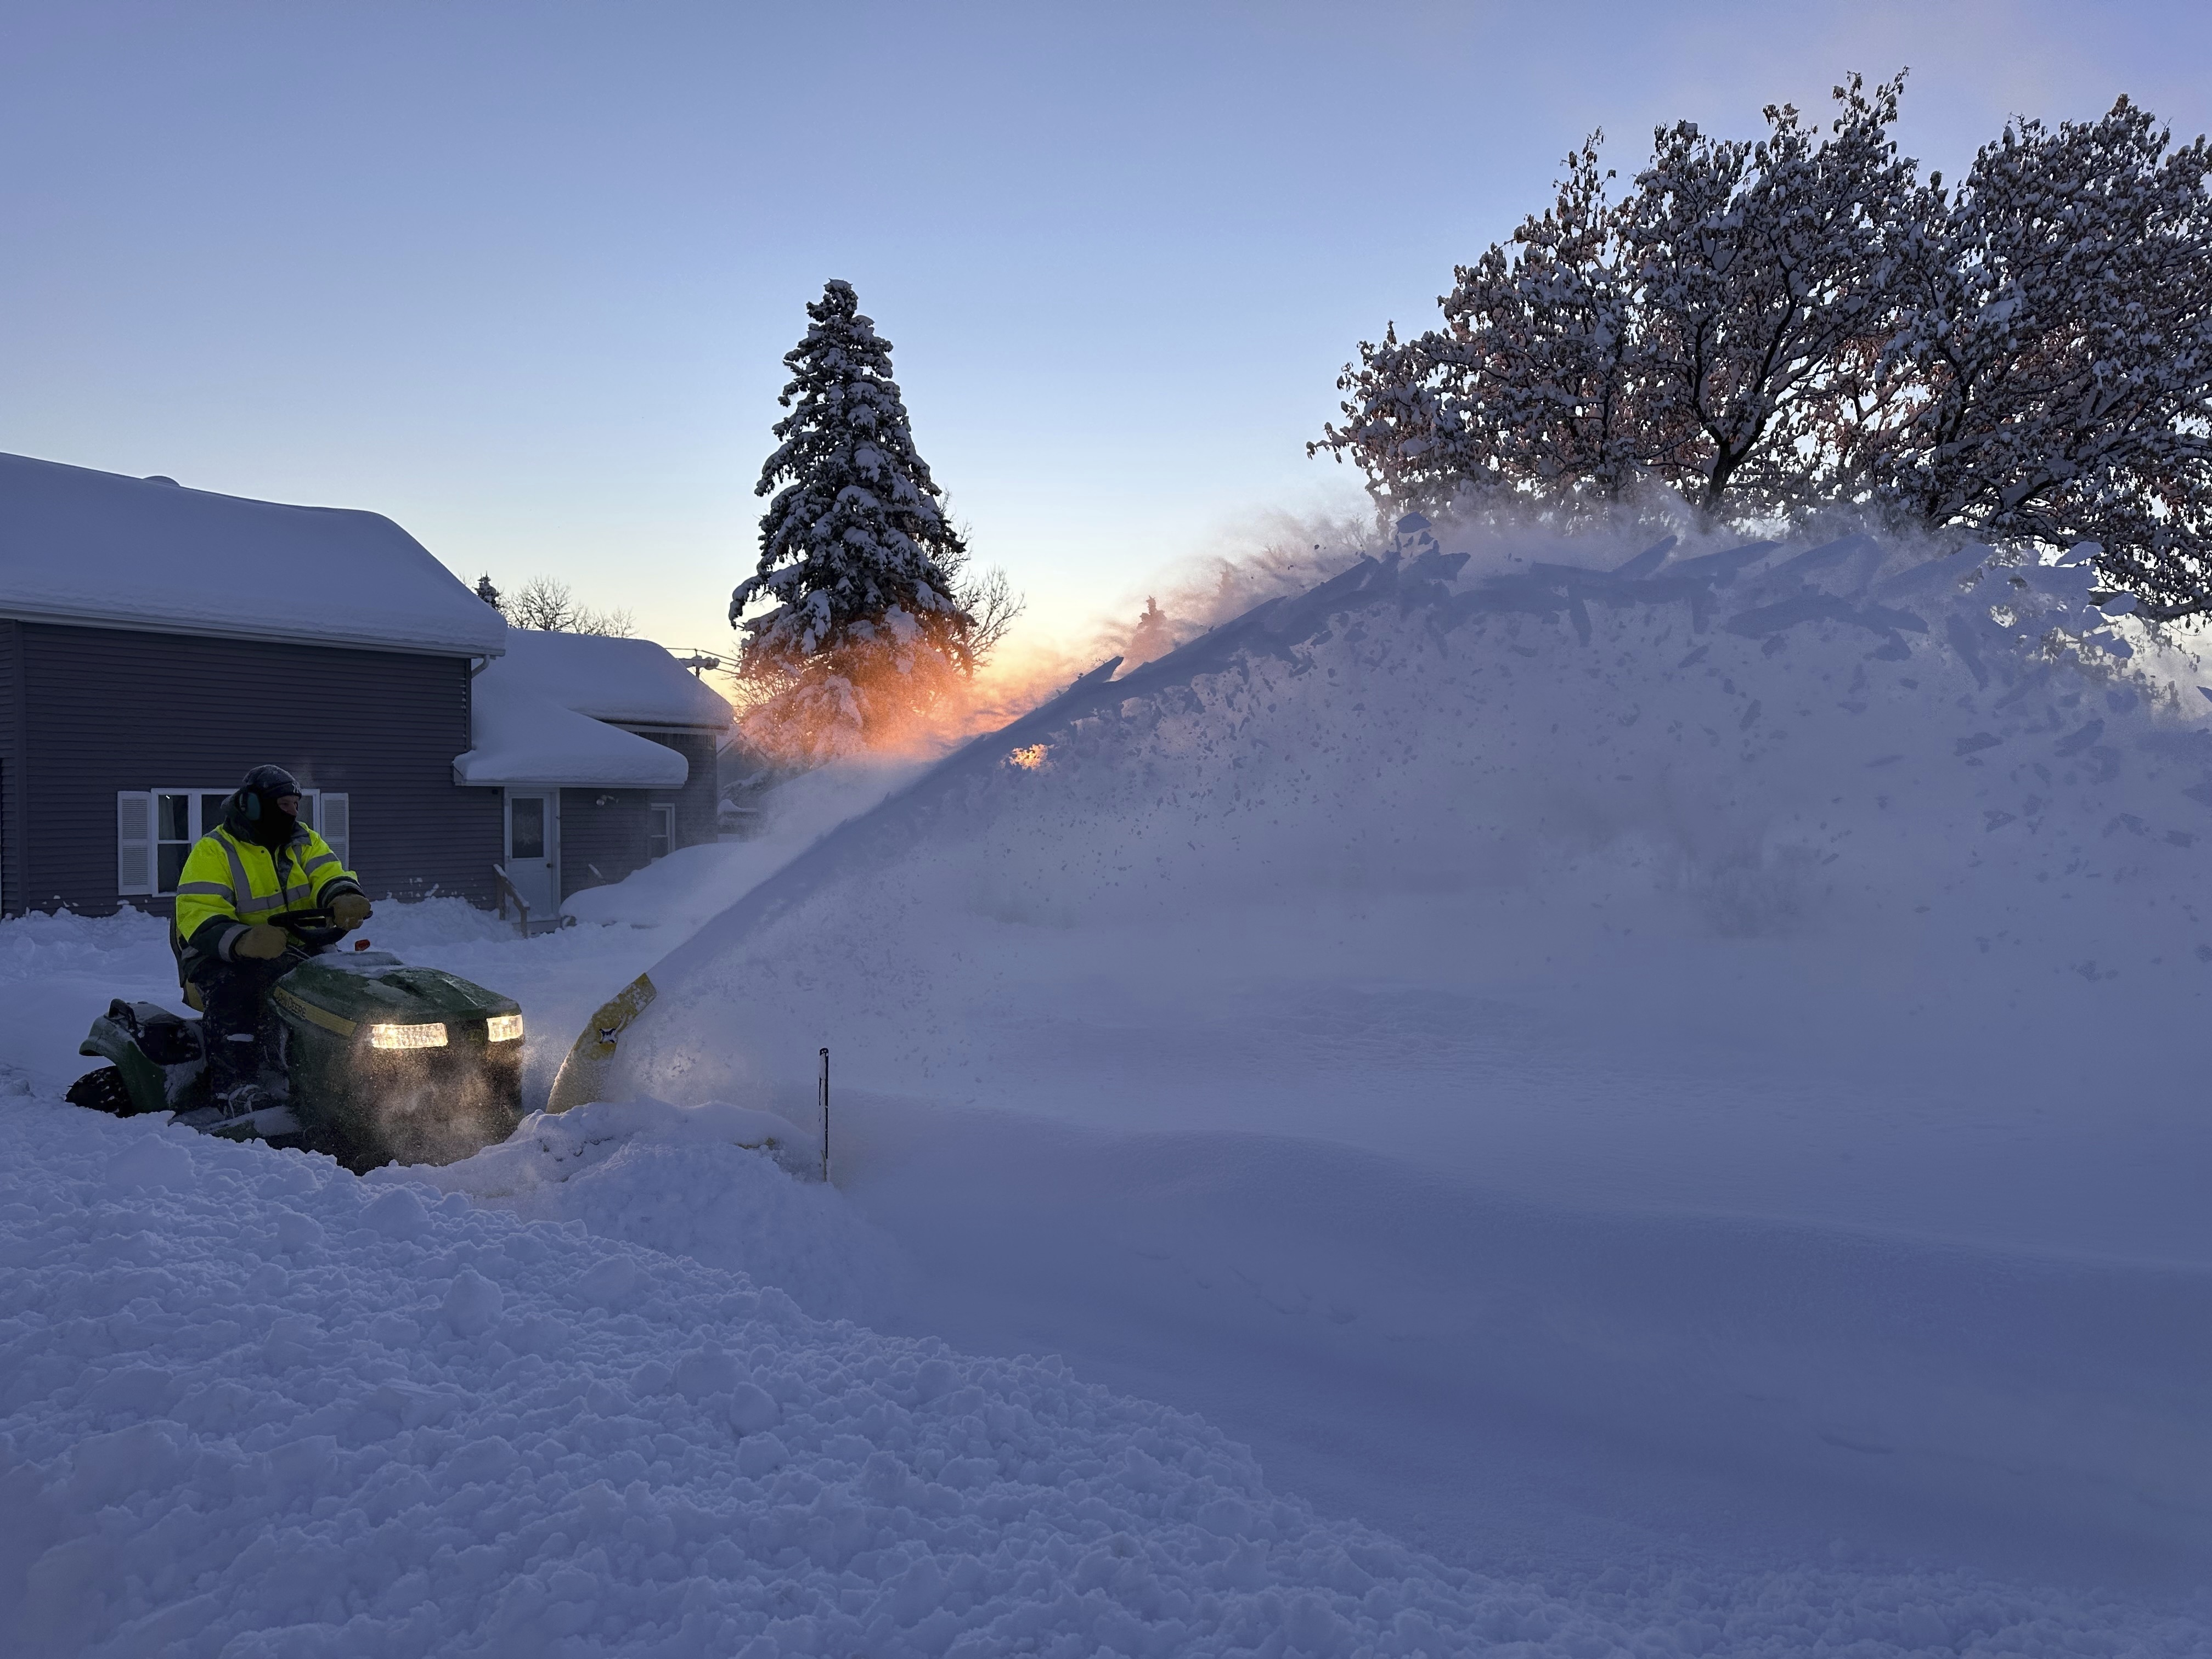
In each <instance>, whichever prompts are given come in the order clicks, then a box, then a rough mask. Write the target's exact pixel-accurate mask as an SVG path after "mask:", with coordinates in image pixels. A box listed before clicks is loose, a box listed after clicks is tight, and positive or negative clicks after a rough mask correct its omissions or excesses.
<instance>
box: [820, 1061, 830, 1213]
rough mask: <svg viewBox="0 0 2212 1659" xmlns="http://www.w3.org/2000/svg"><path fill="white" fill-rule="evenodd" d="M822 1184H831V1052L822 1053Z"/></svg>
mask: <svg viewBox="0 0 2212 1659" xmlns="http://www.w3.org/2000/svg"><path fill="white" fill-rule="evenodd" d="M822 1184H823V1186H825V1187H826V1186H828V1185H829V1050H828V1049H827V1048H824V1049H823V1051H822Z"/></svg>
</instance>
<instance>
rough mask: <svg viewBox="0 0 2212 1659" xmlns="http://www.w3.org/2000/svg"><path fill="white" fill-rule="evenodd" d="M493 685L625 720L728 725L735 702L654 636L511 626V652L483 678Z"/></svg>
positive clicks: (626, 722)
mask: <svg viewBox="0 0 2212 1659" xmlns="http://www.w3.org/2000/svg"><path fill="white" fill-rule="evenodd" d="M487 683H489V684H496V685H498V686H500V687H501V688H503V689H512V690H517V691H527V692H529V693H531V694H532V695H534V696H540V697H544V698H545V699H546V700H547V701H548V702H556V703H558V704H559V705H560V706H561V707H562V708H570V709H574V711H575V712H576V713H577V714H589V715H590V716H591V717H592V719H593V720H612V721H614V722H616V723H617V725H622V726H700V727H704V728H707V729H709V730H712V731H714V732H725V731H727V730H728V729H729V725H730V705H729V704H728V703H727V702H724V701H723V700H722V698H721V697H720V696H718V695H717V694H716V693H715V691H714V688H713V687H711V686H709V685H708V684H706V683H705V682H703V681H702V680H700V679H697V678H694V677H693V676H692V675H691V674H690V672H688V671H686V670H685V669H684V666H683V665H681V664H680V663H678V661H677V660H676V659H675V658H674V657H672V656H671V655H669V653H668V652H667V650H666V649H665V647H661V646H658V645H655V644H654V643H653V641H651V640H617V639H608V638H605V637H603V636H601V635H594V634H545V633H539V632H538V631H536V630H535V629H527V628H516V629H509V630H508V631H507V654H506V655H505V656H504V657H501V659H499V660H498V661H497V662H495V663H493V664H492V665H489V667H487V668H486V669H485V670H484V671H483V673H482V674H480V675H478V676H477V686H478V688H479V689H480V690H481V688H482V687H483V686H484V685H485V684H487Z"/></svg>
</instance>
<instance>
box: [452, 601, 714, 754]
mask: <svg viewBox="0 0 2212 1659" xmlns="http://www.w3.org/2000/svg"><path fill="white" fill-rule="evenodd" d="M525 637H527V635H525ZM654 649H656V650H658V649H659V647H657V646H656V647H654ZM498 666H499V665H498V664H496V663H495V664H493V665H491V667H489V668H487V669H485V670H484V671H483V672H482V673H481V674H478V675H477V678H476V687H475V693H474V696H472V698H471V705H472V726H473V731H472V733H471V735H472V736H473V737H474V738H475V741H476V746H475V747H474V748H473V749H471V750H469V752H468V753H467V754H465V755H463V756H461V757H459V758H458V759H457V760H455V761H454V762H453V779H454V781H455V782H457V783H465V784H471V785H480V786H497V787H510V788H511V787H517V786H531V785H538V786H545V787H552V786H556V785H560V784H572V785H579V786H588V785H593V784H597V785H601V786H604V787H609V788H624V789H678V788H681V787H683V785H684V780H685V779H686V778H688V777H690V775H691V767H690V763H689V762H688V761H686V760H685V759H684V757H683V756H682V755H680V754H678V753H677V751H676V750H673V749H671V748H669V747H668V746H667V745H666V744H658V743H655V742H653V739H652V738H641V737H639V736H637V735H636V734H635V733H634V732H625V731H623V729H622V728H621V727H620V726H609V725H608V724H607V723H606V722H605V721H604V720H593V719H592V717H591V716H590V715H588V714H578V713H576V711H575V710H574V709H573V708H562V706H561V705H560V704H559V703H558V702H555V701H554V700H553V699H552V698H550V697H547V696H539V695H538V692H536V691H535V690H532V689H531V688H530V687H529V686H528V685H526V684H517V683H515V682H514V681H512V680H502V679H501V678H498V677H497V675H496V674H495V670H496V669H497V668H498ZM678 672H681V670H678Z"/></svg>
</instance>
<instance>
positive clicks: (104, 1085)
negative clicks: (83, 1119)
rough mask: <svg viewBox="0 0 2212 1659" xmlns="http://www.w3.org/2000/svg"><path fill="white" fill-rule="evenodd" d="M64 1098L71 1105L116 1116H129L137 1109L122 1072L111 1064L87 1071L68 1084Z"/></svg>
mask: <svg viewBox="0 0 2212 1659" xmlns="http://www.w3.org/2000/svg"><path fill="white" fill-rule="evenodd" d="M65 1098H66V1099H67V1100H68V1101H69V1103H70V1105H72V1106H82V1107H85V1108H88V1109H90V1110H92V1111H95V1112H107V1113H111V1114H112V1115H114V1116H117V1117H129V1116H131V1115H133V1114H134V1113H136V1112H137V1109H138V1107H137V1103H136V1102H134V1101H133V1100H132V1099H131V1089H130V1085H127V1084H125V1082H124V1081H123V1073H121V1072H120V1071H119V1070H118V1069H117V1068H116V1067H114V1066H101V1067H100V1069H99V1070H98V1071H96V1072H87V1073H85V1074H84V1075H83V1076H82V1077H81V1078H79V1079H77V1080H76V1082H74V1083H72V1084H70V1086H69V1093H68V1095H67V1096H66V1097H65Z"/></svg>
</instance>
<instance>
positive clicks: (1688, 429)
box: [1621, 76, 1913, 517]
mask: <svg viewBox="0 0 2212 1659" xmlns="http://www.w3.org/2000/svg"><path fill="white" fill-rule="evenodd" d="M1903 80H1904V77H1903V76H1899V77H1898V78H1897V79H1896V80H1893V81H1891V82H1887V83H1886V84H1884V85H1882V86H1880V87H1877V88H1875V90H1874V92H1873V93H1872V94H1869V93H1868V92H1867V90H1866V88H1865V85H1864V83H1863V82H1862V81H1861V79H1860V78H1859V77H1858V76H1852V77H1851V78H1850V81H1849V82H1846V83H1845V84H1844V85H1843V86H1840V87H1838V88H1836V89H1835V99H1836V102H1837V104H1838V114H1837V118H1836V119H1835V121H1834V123H1833V125H1832V126H1831V128H1830V130H1829V136H1828V137H1827V138H1826V141H1822V140H1821V138H1820V135H1819V134H1818V132H1817V131H1815V130H1814V129H1813V128H1811V127H1808V126H1807V125H1805V123H1804V122H1803V121H1802V119H1801V118H1799V116H1798V113H1797V112H1796V110H1795V109H1793V108H1791V107H1790V106H1788V105H1782V106H1773V105H1770V106H1768V107H1767V109H1766V111H1765V116H1766V123H1767V133H1766V137H1765V138H1763V139H1761V140H1759V142H1758V143H1743V142H1739V141H1729V140H1722V139H1716V138H1711V137H1706V136H1705V134H1703V133H1701V132H1699V130H1698V129H1697V127H1696V126H1694V125H1691V124H1690V123H1687V122H1684V123H1680V124H1679V125H1675V126H1674V127H1673V128H1670V129H1662V131H1660V132H1659V133H1658V134H1657V136H1656V143H1655V144H1654V153H1653V155H1652V161H1651V166H1650V167H1649V168H1648V169H1646V170H1645V171H1644V173H1641V174H1639V175H1638V178H1637V179H1636V187H1635V189H1634V191H1632V192H1631V193H1630V195H1629V196H1628V197H1627V198H1626V201H1625V202H1624V203H1623V204H1622V209H1621V216H1622V221H1623V222H1622V228H1621V238H1622V240H1623V241H1624V243H1625V244H1626V248H1627V251H1628V257H1629V260H1630V262H1631V264H1632V270H1633V281H1634V283H1635V287H1636V292H1637V311H1638V321H1639V325H1640V326H1639V328H1638V333H1639V335H1640V337H1641V345H1642V349H1641V350H1640V351H1639V352H1638V355H1637V375H1636V379H1637V382H1638V385H1637V394H1636V401H1637V404H1638V419H1637V422H1636V424H1637V427H1638V429H1639V430H1640V431H1641V433H1642V434H1643V441H1642V445H1641V447H1642V448H1643V450H1644V452H1645V453H1648V454H1650V456H1651V457H1652V459H1651V461H1650V468H1651V470H1652V471H1654V472H1655V473H1656V475H1657V476H1659V477H1662V478H1664V479H1665V480H1666V481H1667V482H1668V483H1671V484H1673V485H1674V486H1675V487H1676V488H1677V489H1680V491H1681V492H1682V494H1683V495H1685V496H1686V498H1687V499H1688V500H1689V501H1690V502H1691V504H1692V506H1694V507H1696V508H1698V510H1699V512H1700V513H1703V514H1705V515H1706V516H1707V517H1718V516H1720V515H1721V514H1722V513H1723V504H1724V503H1726V504H1727V509H1728V511H1729V513H1731V514H1733V515H1736V516H1758V517H1764V516H1773V515H1778V514H1784V513H1791V512H1795V511H1798V510H1801V509H1802V508H1804V507H1808V506H1809V505H1811V504H1812V503H1813V502H1814V501H1815V500H1817V499H1818V483H1817V479H1818V473H1819V468H1818V465H1816V464H1813V461H1812V456H1811V449H1812V447H1813V443H1812V439H1813V437H1814V435H1815V434H1817V433H1818V432H1819V431H1820V429H1821V428H1822V427H1823V425H1824V424H1825V422H1826V417H1827V413H1828V409H1829V405H1830V400H1831V398H1832V396H1833V394H1834V392H1835V390H1836V388H1837V384H1838V376H1839V373H1840V371H1841V370H1842V369H1843V368H1844V365H1845V363H1846V361H1847V357H1848V354H1849V351H1850V347H1851V345H1852V343H1854V342H1855V341H1859V340H1863V339H1866V338H1868V337H1870V336H1873V337H1879V336H1880V335H1881V334H1882V333H1883V331H1885V330H1886V329H1887V326H1888V325H1889V322H1890V319H1891V316H1892V313H1893V270H1894V268H1895V266H1896V264H1897V260H1898V255H1897V253H1896V252H1895V250H1894V248H1893V246H1892V244H1893V241H1894V240H1896V238H1897V237H1898V235H1899V224H1900V222H1901V220H1902V216H1903V211H1904V209H1905V205H1906V204H1907V202H1908V201H1909V200H1910V199H1911V191H1912V185H1913V178H1912V166H1911V162H1909V161H1904V160H1902V159H1900V158H1899V155H1898V154H1897V145H1896V143H1895V141H1894V140H1893V139H1892V138H1891V137H1890V136H1889V129H1890V127H1891V125H1893V123H1894V122H1895V121H1896V119H1897V106H1898V96H1899V93H1900V92H1901V91H1902V90H1903Z"/></svg>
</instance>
